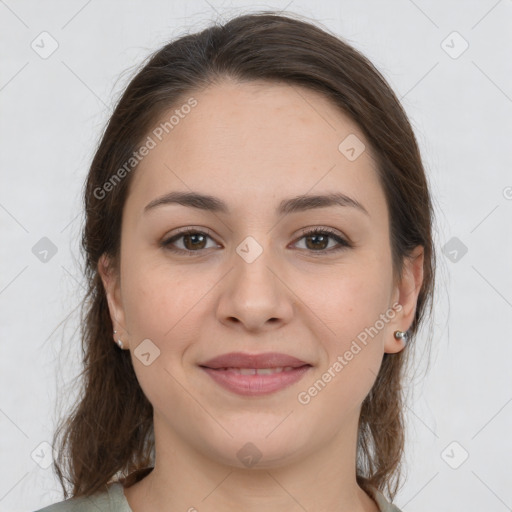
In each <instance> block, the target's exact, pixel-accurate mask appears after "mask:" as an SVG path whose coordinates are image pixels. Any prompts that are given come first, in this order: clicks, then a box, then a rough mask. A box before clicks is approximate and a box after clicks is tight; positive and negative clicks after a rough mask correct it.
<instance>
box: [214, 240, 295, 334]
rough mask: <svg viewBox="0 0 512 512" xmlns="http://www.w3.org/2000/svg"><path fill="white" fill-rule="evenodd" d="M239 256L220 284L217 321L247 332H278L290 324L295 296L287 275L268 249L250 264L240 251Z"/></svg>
mask: <svg viewBox="0 0 512 512" xmlns="http://www.w3.org/2000/svg"><path fill="white" fill-rule="evenodd" d="M240 254H242V256H240ZM240 254H239V253H235V254H234V255H233V258H232V261H233V268H232V270H231V271H230V272H228V274H227V275H226V276H225V278H224V279H223V282H222V284H221V295H220V298H219V302H218V305H217V316H218V319H219V321H220V322H222V323H224V324H227V325H229V326H230V327H233V326H234V325H235V324H237V325H239V327H240V328H243V329H244V330H246V331H250V332H257V331H265V330H269V329H277V328H279V327H281V326H282V325H284V324H286V323H288V322H290V320H291V318H292V316H293V313H294V308H293V304H294V300H293V297H294V294H293V292H292V287H291V285H290V283H289V282H287V276H286V272H285V271H284V270H283V268H282V266H280V265H279V264H278V262H277V261H276V259H275V258H272V257H271V255H270V249H265V250H263V252H262V253H261V254H260V255H259V256H258V257H257V258H256V259H254V260H253V261H252V258H250V257H249V258H245V256H244V253H243V251H242V252H240Z"/></svg>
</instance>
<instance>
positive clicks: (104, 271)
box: [98, 254, 127, 348]
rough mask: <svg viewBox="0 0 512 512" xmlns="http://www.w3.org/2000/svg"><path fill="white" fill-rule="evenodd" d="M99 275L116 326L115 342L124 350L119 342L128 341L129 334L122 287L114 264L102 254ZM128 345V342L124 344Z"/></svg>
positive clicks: (114, 332)
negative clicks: (121, 291) (123, 306)
mask: <svg viewBox="0 0 512 512" xmlns="http://www.w3.org/2000/svg"><path fill="white" fill-rule="evenodd" d="M98 273H99V275H100V277H101V280H102V282H103V288H104V290H105V295H106V297H107V302H108V308H109V312H110V318H111V321H112V325H113V326H114V331H113V333H112V334H113V338H114V341H115V342H116V343H117V344H118V345H119V347H120V348H123V345H122V343H123V342H121V343H120V342H119V341H120V339H121V338H122V339H123V340H126V337H127V335H126V334H127V333H126V329H125V322H124V312H123V308H122V304H121V299H120V286H119V279H118V275H117V273H116V272H115V270H114V269H113V268H112V264H111V262H110V260H109V258H108V256H107V255H105V254H102V255H101V257H100V259H99V260H98ZM124 345H126V341H125V342H124Z"/></svg>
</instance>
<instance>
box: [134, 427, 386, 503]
mask: <svg viewBox="0 0 512 512" xmlns="http://www.w3.org/2000/svg"><path fill="white" fill-rule="evenodd" d="M356 441H357V418H356V421H355V422H352V425H351V428H350V429H348V430H347V429H342V431H340V432H339V433H338V434H337V435H336V436H335V437H334V438H333V439H332V440H330V442H328V443H324V444H322V445H319V446H316V447H315V449H314V450H312V451H311V452H310V453H307V454H304V453H302V454H301V455H300V456H297V455H295V456H294V455H293V454H292V455H291V456H289V457H288V458H287V463H284V462H283V459H279V460H278V461H276V462H275V463H274V464H272V463H271V462H267V463H266V466H265V467H261V468H260V467H259V465H258V468H256V466H255V467H252V468H240V467H235V466H234V465H230V464H228V463H226V464H222V463H219V461H218V460H217V459H214V458H213V457H208V456H206V455H205V453H204V451H201V452H199V451H197V450H196V449H194V448H193V447H191V446H190V445H187V444H183V442H180V441H179V438H178V437H177V436H176V435H173V433H171V432H170V431H169V430H168V429H164V428H163V423H162V422H160V421H158V419H157V418H155V447H156V457H155V467H154V469H153V471H151V473H150V474H149V475H148V476H146V477H145V478H144V479H142V480H141V481H139V482H138V483H136V484H135V485H133V486H131V487H129V488H126V489H125V496H126V498H127V500H128V503H129V505H130V507H131V508H132V510H133V512H146V511H150V510H183V511H188V512H196V511H197V512H214V511H218V510H244V511H246V512H261V510H265V511H266V512H274V511H279V512H282V511H283V510H287V511H290V512H295V511H297V512H304V511H305V510H307V511H308V512H316V511H318V512H320V511H329V512H348V511H350V512H378V511H379V508H378V506H377V504H376V503H375V502H374V501H373V499H372V498H370V497H369V496H368V495H367V494H366V493H365V492H364V491H363V490H362V489H361V488H360V487H359V486H358V485H357V482H356V478H355V457H356ZM171 447H172V448H171Z"/></svg>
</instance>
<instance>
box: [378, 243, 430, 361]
mask: <svg viewBox="0 0 512 512" xmlns="http://www.w3.org/2000/svg"><path fill="white" fill-rule="evenodd" d="M423 260H424V250H423V247H422V246H421V245H418V246H417V247H415V249H414V251H413V252H412V254H411V255H410V256H409V257H407V258H406V259H405V261H404V269H403V272H402V278H401V279H400V281H399V282H398V283H397V284H396V285H395V288H394V290H393V302H392V304H397V303H398V304H400V306H401V308H399V307H398V306H396V307H395V308H393V309H394V310H395V311H396V314H395V317H394V318H393V320H392V321H391V322H390V328H391V329H392V333H391V336H387V338H386V340H385V342H384V352H387V353H389V354H394V353H396V352H400V350H402V349H403V348H404V346H405V344H404V342H403V341H402V340H401V339H397V338H395V336H394V333H395V331H396V330H400V331H407V330H408V329H409V327H410V326H411V324H412V322H413V320H414V315H415V313H416V304H417V302H418V295H419V293H420V290H421V285H422V284H423Z"/></svg>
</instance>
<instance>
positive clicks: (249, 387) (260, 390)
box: [201, 366, 311, 396]
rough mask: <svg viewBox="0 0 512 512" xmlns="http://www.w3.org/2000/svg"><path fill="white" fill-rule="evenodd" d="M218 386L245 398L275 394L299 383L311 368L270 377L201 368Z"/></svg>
mask: <svg viewBox="0 0 512 512" xmlns="http://www.w3.org/2000/svg"><path fill="white" fill-rule="evenodd" d="M201 368H202V369H203V370H204V371H205V372H206V373H207V374H208V375H209V376H210V377H211V378H212V379H213V380H214V381H215V382H217V384H220V385H221V386H222V387H224V388H225V389H228V390H229V391H232V392H233V393H237V394H239V395H244V396H258V395H266V394H269V393H275V392H276V391H279V390H281V389H284V388H286V387H288V386H291V385H292V384H294V383H295V382H298V381H299V380H300V379H302V377H304V375H305V373H306V372H307V371H308V370H309V369H310V368H311V366H301V367H299V368H295V369H293V370H289V371H284V370H283V371H282V372H279V373H273V374H270V375H258V374H256V375H241V374H240V373H235V372H233V371H230V370H214V369H213V368H206V367H204V366H202V367H201Z"/></svg>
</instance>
